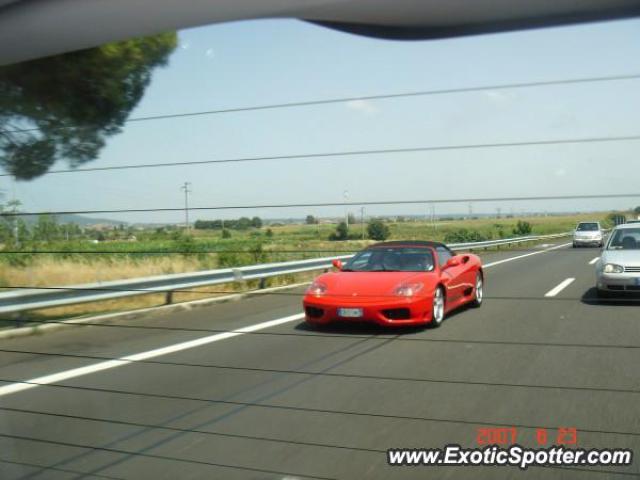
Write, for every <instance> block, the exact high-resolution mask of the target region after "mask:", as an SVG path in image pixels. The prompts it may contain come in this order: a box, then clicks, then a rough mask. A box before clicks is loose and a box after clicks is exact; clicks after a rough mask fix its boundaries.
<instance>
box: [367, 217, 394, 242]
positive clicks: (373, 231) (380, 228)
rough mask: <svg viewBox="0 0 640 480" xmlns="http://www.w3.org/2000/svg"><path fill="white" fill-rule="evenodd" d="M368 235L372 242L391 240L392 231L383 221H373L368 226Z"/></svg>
mask: <svg viewBox="0 0 640 480" xmlns="http://www.w3.org/2000/svg"><path fill="white" fill-rule="evenodd" d="M367 235H368V236H369V238H370V239H371V240H378V241H383V240H386V239H387V238H389V235H391V231H390V230H389V226H388V225H386V224H385V223H384V222H383V221H382V220H372V221H370V222H369V225H367Z"/></svg>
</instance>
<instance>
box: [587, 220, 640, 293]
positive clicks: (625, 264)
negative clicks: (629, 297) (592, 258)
mask: <svg viewBox="0 0 640 480" xmlns="http://www.w3.org/2000/svg"><path fill="white" fill-rule="evenodd" d="M596 287H597V289H598V295H600V296H602V297H607V296H610V295H611V294H612V293H616V292H640V225H639V224H637V223H636V224H633V223H632V224H624V225H618V226H617V227H616V228H614V229H613V231H612V232H611V235H610V237H609V240H608V241H607V245H606V246H605V248H604V249H603V250H602V255H601V256H600V259H599V260H598V262H597V263H596Z"/></svg>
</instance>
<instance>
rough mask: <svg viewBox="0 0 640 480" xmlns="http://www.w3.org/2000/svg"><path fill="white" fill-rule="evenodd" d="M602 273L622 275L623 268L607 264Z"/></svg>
mask: <svg viewBox="0 0 640 480" xmlns="http://www.w3.org/2000/svg"><path fill="white" fill-rule="evenodd" d="M603 271H604V273H624V267H623V266H621V265H616V264H615V263H607V264H606V265H605V266H604V269H603Z"/></svg>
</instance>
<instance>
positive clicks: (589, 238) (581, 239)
mask: <svg viewBox="0 0 640 480" xmlns="http://www.w3.org/2000/svg"><path fill="white" fill-rule="evenodd" d="M603 245H604V233H603V232H602V227H601V226H600V222H580V223H579V224H578V225H577V226H576V229H575V230H574V231H573V248H577V247H585V246H586V247H602V246H603Z"/></svg>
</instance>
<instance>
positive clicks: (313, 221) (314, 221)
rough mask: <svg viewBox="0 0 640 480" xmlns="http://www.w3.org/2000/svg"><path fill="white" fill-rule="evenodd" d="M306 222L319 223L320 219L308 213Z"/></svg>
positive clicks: (309, 223) (308, 223) (310, 223)
mask: <svg viewBox="0 0 640 480" xmlns="http://www.w3.org/2000/svg"><path fill="white" fill-rule="evenodd" d="M304 223H306V224H307V225H314V224H316V223H318V219H317V218H316V217H314V216H313V215H307V218H305V220H304Z"/></svg>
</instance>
